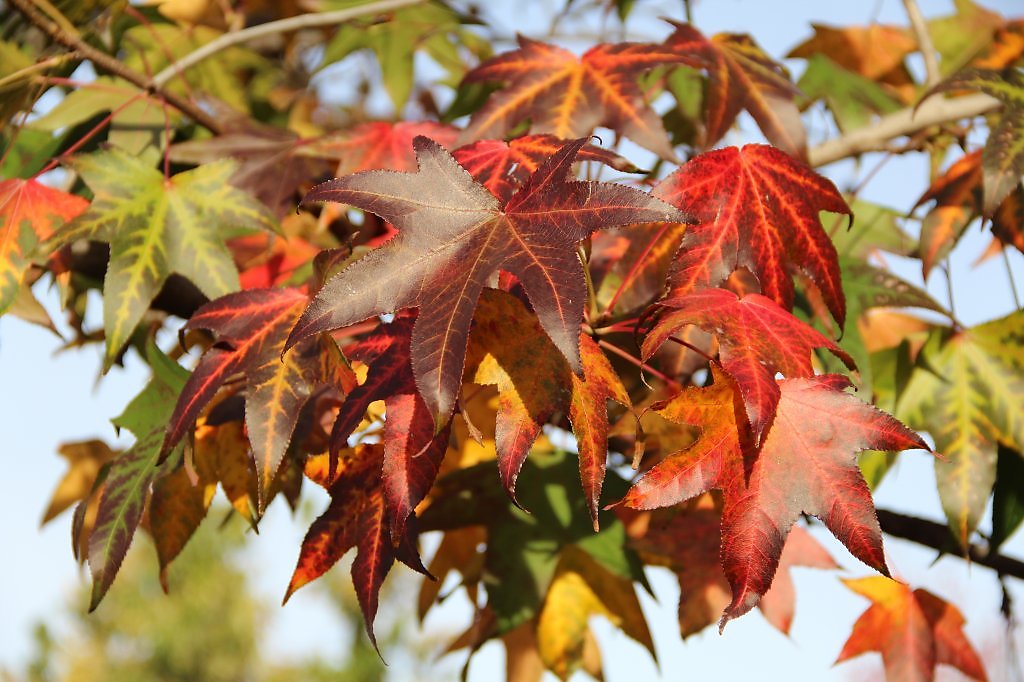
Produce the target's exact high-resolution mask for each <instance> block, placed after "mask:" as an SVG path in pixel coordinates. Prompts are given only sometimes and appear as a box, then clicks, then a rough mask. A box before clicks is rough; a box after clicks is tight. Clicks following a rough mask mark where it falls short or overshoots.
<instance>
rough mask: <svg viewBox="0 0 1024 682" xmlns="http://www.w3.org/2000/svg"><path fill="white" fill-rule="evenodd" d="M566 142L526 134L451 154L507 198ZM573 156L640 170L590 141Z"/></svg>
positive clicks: (619, 167)
mask: <svg viewBox="0 0 1024 682" xmlns="http://www.w3.org/2000/svg"><path fill="white" fill-rule="evenodd" d="M568 142H570V140H562V139H559V138H557V137H555V136H554V135H525V136H523V137H517V138H515V139H513V140H510V141H508V142H505V141H504V140H480V141H479V142H473V143H472V144H467V145H466V146H464V147H459V148H458V149H456V150H455V151H454V152H452V156H454V157H455V160H456V161H458V162H459V165H461V166H462V167H463V168H465V169H466V170H468V171H469V173H470V175H472V176H473V178H475V179H476V181H477V182H479V183H480V184H481V185H483V186H484V187H486V188H487V189H489V190H491V193H492V194H494V196H496V197H498V198H499V199H501V200H502V201H508V199H509V197H511V196H512V194H513V193H514V192H515V191H516V188H517V187H518V186H519V185H521V184H522V183H523V181H524V180H526V178H528V177H529V176H530V174H531V173H533V172H534V171H536V170H537V168H538V167H539V166H540V164H541V163H543V162H544V160H545V159H547V158H549V157H550V156H552V155H553V154H555V153H556V152H557V151H558V150H559V149H561V148H562V147H563V146H565V145H566V144H567V143H568ZM576 160H577V161H597V162H600V163H603V164H605V165H607V166H610V167H612V168H614V169H616V170H620V171H622V172H624V173H636V172H638V171H639V169H638V168H637V167H636V166H634V165H633V164H632V163H630V162H629V160H628V159H626V158H624V157H622V156H619V155H618V154H616V153H615V152H612V151H609V150H607V149H602V148H601V147H598V146H596V145H592V144H585V145H583V147H582V148H581V149H580V151H579V153H578V154H577V155H576Z"/></svg>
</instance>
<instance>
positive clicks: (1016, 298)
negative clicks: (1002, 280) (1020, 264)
mask: <svg viewBox="0 0 1024 682" xmlns="http://www.w3.org/2000/svg"><path fill="white" fill-rule="evenodd" d="M999 252H1000V253H1001V254H1003V265H1005V266H1006V276H1007V277H1008V278H1009V280H1010V292H1011V293H1013V305H1014V307H1016V308H1017V310H1021V307H1020V295H1019V294H1018V293H1017V282H1016V281H1015V279H1014V276H1013V267H1012V266H1011V264H1010V254H1008V253H1006V247H1005V246H1003V248H1001V249H999Z"/></svg>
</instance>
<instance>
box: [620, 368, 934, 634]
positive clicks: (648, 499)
mask: <svg viewBox="0 0 1024 682" xmlns="http://www.w3.org/2000/svg"><path fill="white" fill-rule="evenodd" d="M712 371H713V375H714V380H715V383H714V384H713V385H712V386H710V387H707V388H695V387H690V388H686V389H684V390H683V391H681V392H680V393H679V394H678V395H677V396H675V397H674V398H672V399H671V400H668V401H665V402H662V403H659V404H657V405H656V407H655V409H656V410H657V411H658V413H659V414H661V415H662V416H664V417H666V418H667V419H670V420H672V421H675V422H677V423H682V424H687V425H691V426H697V427H700V428H701V434H700V436H699V437H698V439H697V441H696V442H695V443H694V444H693V445H692V446H691V447H689V448H687V449H685V450H682V451H680V452H677V453H674V454H672V455H670V456H669V457H667V458H666V459H665V460H664V461H662V462H660V463H659V464H657V465H656V466H654V467H653V468H651V470H650V471H649V472H648V473H647V474H646V475H645V476H643V477H642V478H641V479H640V480H639V481H637V482H636V484H634V486H633V487H632V488H631V489H630V490H629V492H628V493H627V495H626V497H625V498H624V500H623V502H624V503H625V504H626V505H627V506H630V507H633V508H637V509H652V508H655V507H662V506H667V505H670V504H675V503H677V502H681V501H683V500H686V499H690V498H692V497H696V496H697V495H699V494H701V493H704V492H707V491H708V490H711V489H719V490H721V491H722V492H723V496H724V500H725V502H724V506H723V512H722V553H721V558H722V567H723V568H724V570H725V574H726V577H727V578H728V580H729V584H730V586H731V587H732V601H731V602H730V604H729V606H728V607H726V609H725V612H724V614H723V615H722V621H721V626H722V627H724V625H725V623H726V622H727V621H729V620H731V619H732V618H736V617H738V616H741V615H743V614H744V613H746V612H747V611H749V610H750V609H751V608H753V607H754V606H755V605H756V604H757V603H758V601H759V600H760V598H761V596H762V595H763V594H764V593H765V592H766V591H767V589H768V588H769V586H770V585H771V583H772V578H773V576H774V575H775V571H776V569H777V567H778V564H779V556H780V554H781V553H782V548H783V545H784V544H785V542H786V537H787V536H788V535H789V531H790V528H791V527H792V526H793V524H794V523H795V522H796V521H797V520H798V519H799V518H800V515H801V514H812V515H814V516H817V517H818V518H820V519H821V520H822V522H824V524H825V525H826V526H827V527H828V529H829V530H830V531H832V533H833V535H835V536H836V537H837V538H838V539H839V540H840V541H841V542H842V543H843V544H844V545H846V547H847V548H848V549H849V550H850V552H851V553H852V554H853V555H854V556H856V557H857V558H858V559H860V560H861V561H863V562H864V563H866V564H867V565H868V566H871V567H872V568H874V569H876V570H878V571H879V572H881V573H883V574H885V575H888V569H887V568H886V565H885V558H884V556H883V553H882V536H881V531H880V529H879V526H878V518H877V517H876V515H875V508H874V504H873V503H872V501H871V493H870V491H869V490H868V487H867V484H866V483H865V482H864V477H863V476H862V475H861V473H860V469H858V467H857V458H856V455H857V453H858V452H860V451H862V450H906V449H910V448H925V449H926V448H927V445H925V443H924V441H922V440H921V438H920V437H919V436H918V435H917V434H915V433H914V432H912V431H910V430H909V429H908V428H906V427H905V426H903V425H902V424H900V423H899V422H898V421H896V419H894V418H893V417H891V416H889V415H887V414H885V413H883V412H880V411H879V410H877V409H875V408H874V407H872V406H870V405H868V404H866V403H864V402H862V401H861V400H860V399H859V398H857V397H856V396H853V395H850V394H848V393H845V392H844V391H843V389H844V388H846V387H847V386H849V381H848V380H847V379H846V378H845V377H842V376H839V375H834V374H828V375H822V376H816V377H812V378H806V379H785V380H783V381H780V382H779V388H780V389H781V399H780V400H779V405H778V411H777V413H776V416H775V421H774V422H773V423H772V426H771V429H770V430H769V431H768V435H767V437H766V438H765V440H764V443H763V445H762V447H761V450H760V452H758V453H756V454H755V453H754V452H753V451H752V448H751V447H749V443H745V442H743V441H741V438H740V437H738V434H741V433H743V432H744V431H745V428H744V427H745V424H743V423H742V422H740V423H737V421H736V417H735V415H736V409H735V408H736V403H737V402H738V400H739V392H738V391H737V390H736V388H735V386H734V385H733V383H732V381H731V380H730V379H729V378H728V377H727V376H725V375H724V374H722V373H720V372H718V371H716V370H714V368H713V367H712Z"/></svg>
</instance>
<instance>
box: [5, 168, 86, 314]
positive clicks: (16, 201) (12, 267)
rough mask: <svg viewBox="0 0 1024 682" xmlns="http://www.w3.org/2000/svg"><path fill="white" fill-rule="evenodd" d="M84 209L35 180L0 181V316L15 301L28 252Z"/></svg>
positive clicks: (79, 199) (77, 199)
mask: <svg viewBox="0 0 1024 682" xmlns="http://www.w3.org/2000/svg"><path fill="white" fill-rule="evenodd" d="M88 206H89V202H87V201H86V200H85V199H83V198H82V197H79V196H75V195H74V194H68V193H67V192H61V191H60V190H57V189H53V188H52V187H47V186H46V185H43V184H41V183H39V182H36V181H35V180H22V179H20V178H10V179H8V180H2V181H0V314H3V313H4V312H5V311H6V310H7V308H8V307H10V305H11V304H12V303H13V302H14V299H15V298H16V297H17V295H18V288H19V287H20V286H21V283H22V281H23V280H24V277H25V272H26V271H27V270H28V268H29V265H30V264H31V257H32V253H31V252H32V250H33V249H35V247H36V246H37V245H38V244H39V243H40V242H42V241H43V240H45V239H48V238H49V237H50V235H51V234H53V232H54V231H55V229H56V228H58V227H60V226H62V225H63V224H64V223H66V222H68V221H69V220H71V219H72V218H74V217H75V216H77V215H78V214H79V213H81V212H82V211H84V210H85V209H86V208H87V207H88Z"/></svg>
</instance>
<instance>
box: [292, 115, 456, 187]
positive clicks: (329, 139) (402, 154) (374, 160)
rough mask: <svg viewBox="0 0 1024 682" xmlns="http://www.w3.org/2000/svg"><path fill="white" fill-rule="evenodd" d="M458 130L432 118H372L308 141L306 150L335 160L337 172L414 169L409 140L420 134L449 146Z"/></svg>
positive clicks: (408, 170)
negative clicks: (402, 119) (386, 119)
mask: <svg viewBox="0 0 1024 682" xmlns="http://www.w3.org/2000/svg"><path fill="white" fill-rule="evenodd" d="M457 134H458V131H457V130H456V129H455V128H453V127H451V126H448V125H444V124H441V123H435V122H433V121H399V122H398V123H388V122H386V121H372V122H370V123H361V124H360V125H357V126H353V127H352V128H350V129H348V130H345V131H343V132H339V133H334V134H332V135H327V136H325V137H322V138H320V139H319V140H316V141H313V142H311V143H310V144H309V149H308V153H310V154H315V155H317V156H323V157H325V158H329V159H332V160H335V161H337V162H338V169H337V170H336V171H335V172H336V173H337V174H338V175H348V174H349V173H358V172H360V171H367V170H394V171H404V172H413V171H415V170H416V155H415V153H414V151H413V148H412V141H413V140H414V139H415V138H417V137H418V136H420V135H423V136H426V137H429V138H430V139H432V140H434V141H435V142H437V143H438V144H440V145H441V146H442V147H447V148H449V149H450V148H452V147H454V146H455V139H456V136H457Z"/></svg>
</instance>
